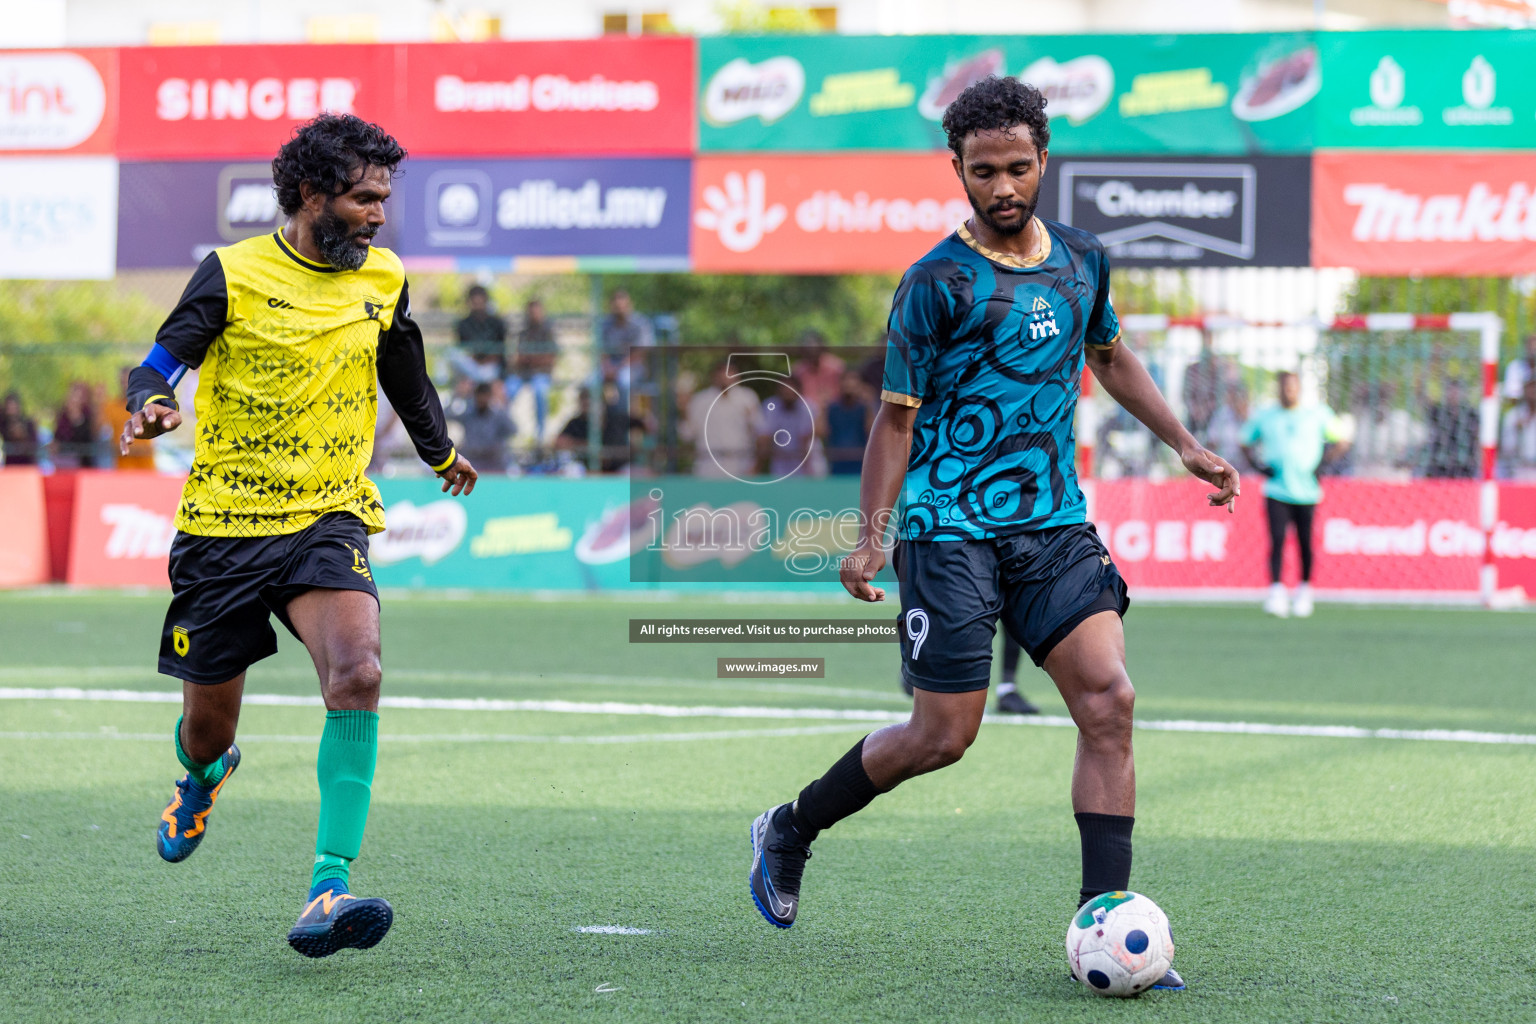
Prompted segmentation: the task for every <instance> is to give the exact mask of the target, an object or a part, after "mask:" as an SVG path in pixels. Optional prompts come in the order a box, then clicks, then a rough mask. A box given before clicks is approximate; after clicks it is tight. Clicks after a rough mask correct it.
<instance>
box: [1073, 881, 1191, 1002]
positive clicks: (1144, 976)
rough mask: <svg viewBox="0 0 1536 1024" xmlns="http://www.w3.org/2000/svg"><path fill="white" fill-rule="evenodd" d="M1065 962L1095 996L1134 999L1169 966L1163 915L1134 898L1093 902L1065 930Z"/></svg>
mask: <svg viewBox="0 0 1536 1024" xmlns="http://www.w3.org/2000/svg"><path fill="white" fill-rule="evenodd" d="M1067 962H1068V963H1069V964H1070V965H1071V967H1072V977H1074V978H1076V979H1077V980H1078V981H1080V982H1082V983H1083V985H1084V987H1086V988H1087V989H1088V990H1089V991H1090V992H1093V993H1095V994H1096V995H1101V996H1118V997H1120V998H1125V997H1128V996H1137V995H1140V994H1141V993H1143V992H1145V991H1146V990H1147V989H1149V988H1151V987H1152V986H1153V985H1154V984H1156V983H1157V982H1158V981H1159V980H1160V979H1161V978H1162V977H1163V975H1164V974H1166V973H1167V972H1168V968H1169V966H1170V965H1171V964H1172V963H1173V932H1172V930H1171V929H1170V928H1169V927H1168V915H1167V914H1165V913H1163V910H1162V908H1161V907H1159V906H1158V905H1157V904H1156V903H1153V902H1152V901H1151V900H1149V899H1147V897H1145V896H1143V895H1141V894H1140V893H1134V892H1106V893H1104V894H1102V895H1100V896H1095V897H1094V898H1093V899H1091V900H1089V901H1088V902H1087V903H1085V904H1083V906H1082V908H1081V909H1080V910H1078V912H1077V913H1076V914H1075V915H1073V917H1072V923H1071V924H1070V925H1068V926H1067Z"/></svg>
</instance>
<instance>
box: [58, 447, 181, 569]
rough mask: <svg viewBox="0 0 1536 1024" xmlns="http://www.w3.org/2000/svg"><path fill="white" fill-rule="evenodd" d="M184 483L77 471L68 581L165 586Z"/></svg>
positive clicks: (165, 478) (130, 474) (137, 474)
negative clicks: (177, 510) (177, 507)
mask: <svg viewBox="0 0 1536 1024" xmlns="http://www.w3.org/2000/svg"><path fill="white" fill-rule="evenodd" d="M184 483H186V481H185V480H184V479H183V478H181V477H179V476H162V475H160V474H159V473H141V472H127V471H125V472H118V473H114V472H109V471H106V470H82V471H81V472H80V474H79V476H78V477H77V478H76V491H75V517H74V529H73V531H72V533H73V536H72V537H71V540H70V545H69V573H68V576H67V577H66V579H67V580H68V582H70V583H74V584H79V585H83V586H93V587H121V586H151V587H163V586H166V585H167V584H168V581H167V578H166V567H167V564H168V562H169V556H170V551H171V541H172V540H173V539H175V537H176V527H175V518H176V506H177V504H178V503H179V502H180V501H181V488H182V485H183V484H184Z"/></svg>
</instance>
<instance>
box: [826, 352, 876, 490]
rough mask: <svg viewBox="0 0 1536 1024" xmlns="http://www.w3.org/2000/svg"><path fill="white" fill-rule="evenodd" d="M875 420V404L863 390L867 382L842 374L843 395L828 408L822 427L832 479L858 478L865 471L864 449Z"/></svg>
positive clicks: (850, 374) (852, 375)
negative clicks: (852, 476)
mask: <svg viewBox="0 0 1536 1024" xmlns="http://www.w3.org/2000/svg"><path fill="white" fill-rule="evenodd" d="M873 419H874V408H873V403H872V402H870V400H869V393H868V392H867V391H865V390H864V382H863V381H862V380H860V379H859V375H858V374H857V373H852V372H850V373H845V374H843V384H842V389H841V393H840V394H839V395H838V396H837V401H835V402H833V403H832V404H831V405H829V406H827V411H826V415H825V417H824V418H823V424H822V433H823V436H825V437H826V445H827V459H828V463H829V468H830V470H831V472H832V475H833V476H849V475H857V474H858V472H859V470H860V469H861V468H862V467H863V465H864V446H865V445H866V444H868V443H869V427H870V423H871V422H872V421H873Z"/></svg>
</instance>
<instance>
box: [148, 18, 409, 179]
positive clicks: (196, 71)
mask: <svg viewBox="0 0 1536 1024" xmlns="http://www.w3.org/2000/svg"><path fill="white" fill-rule="evenodd" d="M396 51H397V47H394V46H344V45H335V46H333V45H324V46H314V45H299V46H155V47H133V48H128V49H124V50H122V51H121V56H120V58H119V59H120V65H121V74H122V93H121V95H122V99H121V105H120V111H119V119H120V124H121V133H120V139H119V142H118V153H119V155H121V156H123V157H125V158H128V159H161V160H164V159H171V160H184V159H197V158H202V157H265V158H266V159H268V160H270V159H271V158H272V155H273V154H274V153H276V152H277V148H278V147H279V146H280V145H282V144H283V143H284V142H285V141H287V139H288V136H289V133H290V132H291V131H292V129H293V126H294V125H296V124H299V123H300V122H302V121H307V120H309V119H310V118H311V117H314V116H315V115H316V114H318V113H320V112H321V111H323V110H330V111H335V112H337V113H353V114H357V115H358V116H360V117H365V118H367V119H368V120H370V121H377V122H379V123H380V124H382V125H384V126H385V127H386V128H389V127H390V126H391V125H392V124H393V123H394V121H395V114H396V110H397V107H396V95H395V93H396V89H395V81H396V76H395V56H396ZM407 147H409V144H408V143H407Z"/></svg>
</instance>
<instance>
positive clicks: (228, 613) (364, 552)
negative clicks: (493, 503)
mask: <svg viewBox="0 0 1536 1024" xmlns="http://www.w3.org/2000/svg"><path fill="white" fill-rule="evenodd" d="M404 159H405V150H404V149H403V148H402V147H401V146H400V144H399V143H397V142H396V141H395V140H394V139H393V138H391V137H390V136H389V135H388V134H386V133H385V132H384V130H383V129H381V128H379V127H378V126H377V125H373V124H369V123H367V122H366V121H363V120H361V119H360V118H357V117H353V116H351V115H335V114H322V115H321V116H319V117H317V118H315V119H314V120H313V121H310V122H309V123H307V124H305V125H303V126H302V127H300V128H299V129H298V130H297V131H296V132H295V133H294V135H293V138H292V139H291V140H290V141H289V142H288V143H287V144H285V145H284V146H283V147H282V149H281V150H280V151H279V152H278V154H277V159H275V160H273V161H272V178H273V184H274V187H275V189H276V192H277V201H278V205H279V206H280V207H281V208H282V210H283V212H284V213H285V214H286V215H287V216H288V223H287V225H286V226H285V227H284V228H283V229H282V230H281V231H278V232H276V233H274V234H271V235H262V236H259V237H256V238H249V239H246V240H245V241H243V242H237V243H235V244H234V245H230V246H226V247H224V248H222V249H216V250H215V251H214V252H213V253H211V254H210V255H209V256H208V257H207V258H206V259H204V260H203V262H202V265H201V266H199V267H198V268H197V271H196V272H195V273H194V274H193V275H192V280H191V281H190V282H189V283H188V285H187V289H186V292H185V293H184V294H183V295H182V297H181V301H180V302H179V303H178V304H177V306H176V308H175V309H174V310H172V312H171V315H170V316H169V317H168V318H167V319H166V321H165V324H164V325H163V326H162V327H161V328H160V331H159V333H158V334H157V335H156V337H155V346H154V349H153V350H152V351H151V353H150V355H149V358H147V359H146V360H145V362H144V365H143V366H140V367H137V368H136V369H135V370H134V371H133V373H132V374H131V375H130V378H129V387H128V411H129V412H130V413H132V418H131V419H130V420H129V421H128V423H127V424H126V425H125V426H124V428H123V435H122V438H121V446H122V449H123V450H124V451H125V452H126V451H127V449H128V445H129V444H130V443H131V442H132V441H133V440H134V439H135V438H146V437H157V436H159V435H160V434H163V433H165V432H166V431H169V430H175V429H176V427H177V426H178V425H180V423H181V413H180V412H179V411H178V407H177V404H176V400H175V397H174V395H175V391H174V388H175V385H176V383H177V382H178V381H179V380H180V378H181V376H182V374H184V373H185V372H186V370H187V368H188V367H199V368H200V372H199V384H198V388H197V396H196V399H195V403H196V409H197V439H196V453H195V455H194V457H193V462H192V471H191V474H190V475H189V476H188V478H187V485H186V488H185V490H183V492H182V498H181V507H180V508H179V509H178V511H177V513H176V529H177V531H178V532H177V534H176V539H175V541H174V543H172V545H171V562H170V577H171V594H172V596H171V606H170V610H169V611H168V612H167V614H166V618H165V628H164V631H163V633H162V635H161V638H160V671H161V672H163V673H165V674H166V675H171V676H175V677H176V678H178V679H180V680H182V717H181V718H180V719H179V720H178V721H177V723H176V733H175V741H176V756H177V758H178V759H179V760H180V761H181V763H182V765H183V766H184V767H185V768H186V769H187V774H186V775H185V776H184V777H183V778H182V779H181V780H180V781H179V782H177V784H176V788H177V791H176V795H175V797H174V798H173V799H172V800H171V802H170V804H169V805H168V806H167V807H166V809H165V811H164V813H163V814H162V815H161V817H160V825H159V829H158V832H157V834H156V846H157V848H158V850H159V852H160V856H161V857H163V858H164V859H165V860H167V861H172V862H176V861H181V860H184V859H186V858H187V857H188V856H190V855H191V854H192V851H193V850H195V849H196V848H197V846H198V844H199V843H201V842H202V840H203V837H204V835H205V834H206V830H207V828H208V814H209V812H210V811H211V810H212V808H213V804H214V801H215V800H217V799H218V796H219V794H220V793H221V792H222V791H223V788H224V786H225V784H226V783H227V782H228V781H229V777H230V775H231V773H233V772H234V770H235V768H236V767H237V766H238V765H239V763H240V751H239V748H237V747H236V746H235V745H234V740H235V726H236V723H237V722H238V721H239V718H240V699H241V693H242V691H243V690H244V687H245V673H246V669H248V668H249V667H250V666H251V665H252V664H254V663H255V662H257V661H260V660H261V659H262V658H265V657H268V656H269V655H271V654H274V653H276V652H277V634H276V633H275V632H274V631H273V629H272V624H271V616H272V615H273V614H276V615H277V617H278V619H279V621H281V622H282V624H283V625H284V626H286V627H287V628H288V631H289V632H291V633H292V634H293V635H294V636H296V637H298V638H299V640H300V641H302V642H303V644H304V646H305V647H306V648H308V650H309V653H310V657H311V658H312V659H313V660H314V663H315V669H316V671H317V672H318V673H319V676H320V692H321V695H322V696H323V698H324V700H325V707H326V715H325V728H324V731H323V733H322V734H321V738H320V754H319V761H318V775H319V778H320V825H319V835H318V838H317V840H316V842H315V863H314V869H313V872H312V874H311V878H310V891H309V896H308V898H307V899H306V901H305V906H304V909H303V912H302V913H301V914H300V916H299V921H298V923H297V924H296V925H294V927H293V929H292V930H291V931H290V932H289V933H288V942H289V945H291V946H292V947H293V948H294V949H296V950H298V951H299V952H300V953H303V954H304V955H305V956H311V957H321V956H329V955H330V954H332V953H334V952H336V951H337V950H338V949H344V948H349V947H350V948H357V949H366V948H368V947H370V946H372V945H374V944H376V943H377V942H378V941H379V940H380V939H382V938H383V937H384V934H385V932H387V931H388V930H389V926H390V924H391V923H392V921H393V919H394V911H393V909H392V908H391V907H390V905H389V903H388V902H387V901H385V900H383V899H378V898H371V899H359V898H358V897H355V896H353V895H352V894H351V892H349V891H348V883H349V871H350V867H351V863H352V861H353V859H355V858H356V857H357V855H358V852H359V850H360V848H361V845H362V839H363V828H364V825H365V824H366V823H367V820H368V803H369V798H370V795H371V791H372V785H373V770H374V764H375V762H376V760H377V754H378V721H379V716H378V706H379V684H380V679H381V672H382V670H381V667H380V660H379V604H378V590H377V588H376V587H375V586H374V582H373V573H372V571H371V569H370V568H369V565H368V535H369V534H373V533H378V532H379V531H381V530H383V529H384V506H383V503H382V502H381V501H380V500H379V491H378V488H377V487H375V486H374V485H373V483H372V482H371V481H370V480H369V479H368V478H367V477H366V476H364V475H363V471H364V469H365V468H366V467H367V465H368V461H369V458H370V457H371V455H372V452H373V431H374V423H375V420H376V418H377V414H378V394H377V390H376V385H375V379H377V382H378V385H379V386H382V387H383V389H384V393H385V394H386V395H387V396H388V397H389V401H390V404H391V405H393V406H394V409H395V411H396V412H397V413H398V414H399V415H400V419H401V421H402V422H403V423H404V424H405V426H406V428H407V430H408V431H409V432H410V435H411V440H412V441H413V442H414V443H415V445H416V451H417V454H419V455H420V456H421V458H422V460H423V461H424V462H426V463H427V465H429V466H431V467H432V470H433V472H435V473H436V474H437V475H438V476H440V477H441V478H442V480H443V490H445V491H447V490H450V489H451V490H452V492H453V493H454V494H455V495H458V494H460V493H463V494H469V493H470V492H471V491H472V490H473V489H474V486H475V480H476V473H475V469H474V467H473V466H471V465H470V464H469V462H468V461H467V460H465V459H464V458H463V457H461V456H460V455H458V453H457V452H455V451H454V448H453V445H452V443H451V442H450V441H449V439H448V432H447V427H446V424H445V421H444V419H443V410H442V405H441V403H440V402H439V401H438V397H437V392H436V391H435V390H433V388H432V382H431V381H430V380H429V379H428V377H427V371H426V365H425V361H424V358H423V352H422V341H421V332H420V330H418V329H417V327H416V325H415V324H414V323H412V322H411V319H410V298H409V294H408V291H407V288H406V281H405V273H404V271H403V269H402V268H401V265H400V260H399V258H398V257H396V256H395V254H394V253H392V252H390V251H389V250H387V249H377V248H374V247H373V246H372V244H371V243H372V239H373V236H374V235H375V234H376V233H377V232H378V230H379V228H380V227H381V226H382V225H383V223H384V202H385V200H387V199H388V198H389V194H390V182H391V179H392V178H393V177H394V174H395V171H396V168H398V167H399V165H400V163H401V161H402V160H404Z"/></svg>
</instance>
